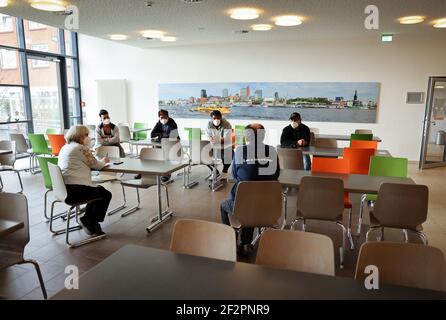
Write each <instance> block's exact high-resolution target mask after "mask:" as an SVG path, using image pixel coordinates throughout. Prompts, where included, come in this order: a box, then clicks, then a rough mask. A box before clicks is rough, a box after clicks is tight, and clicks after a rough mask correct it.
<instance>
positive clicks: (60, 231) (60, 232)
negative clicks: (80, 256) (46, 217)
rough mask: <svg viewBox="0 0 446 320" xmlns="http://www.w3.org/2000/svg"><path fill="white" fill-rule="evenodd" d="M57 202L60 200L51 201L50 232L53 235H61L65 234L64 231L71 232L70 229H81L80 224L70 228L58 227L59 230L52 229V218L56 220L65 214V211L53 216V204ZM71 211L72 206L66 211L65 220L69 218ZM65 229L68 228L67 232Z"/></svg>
mask: <svg viewBox="0 0 446 320" xmlns="http://www.w3.org/2000/svg"><path fill="white" fill-rule="evenodd" d="M58 202H60V201H53V203H51V214H50V232H51V233H52V234H53V235H55V236H59V235H61V234H65V233H68V232H71V231H76V230H81V229H82V227H81V226H75V227H71V228H70V229H60V230H54V229H53V221H54V220H57V219H58V218H63V217H64V216H65V213H62V214H59V215H57V216H54V205H55V204H56V203H58ZM72 211H73V208H70V210H68V213H67V215H66V217H67V221H68V219H69V218H71V216H72ZM67 230H68V232H67Z"/></svg>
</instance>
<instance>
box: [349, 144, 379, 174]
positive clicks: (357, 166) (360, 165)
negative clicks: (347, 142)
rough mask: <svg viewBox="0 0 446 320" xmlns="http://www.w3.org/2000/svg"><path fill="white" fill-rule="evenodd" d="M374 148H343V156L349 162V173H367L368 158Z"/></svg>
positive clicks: (368, 168) (368, 166)
mask: <svg viewBox="0 0 446 320" xmlns="http://www.w3.org/2000/svg"><path fill="white" fill-rule="evenodd" d="M375 152H376V150H375V149H359V148H344V153H343V157H344V159H348V161H349V162H350V173H354V174H369V170H370V159H371V158H372V157H373V156H374V155H375Z"/></svg>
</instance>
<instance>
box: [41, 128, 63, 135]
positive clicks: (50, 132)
mask: <svg viewBox="0 0 446 320" xmlns="http://www.w3.org/2000/svg"><path fill="white" fill-rule="evenodd" d="M59 133H60V132H59V130H57V129H55V128H48V129H46V132H45V134H46V135H49V134H59Z"/></svg>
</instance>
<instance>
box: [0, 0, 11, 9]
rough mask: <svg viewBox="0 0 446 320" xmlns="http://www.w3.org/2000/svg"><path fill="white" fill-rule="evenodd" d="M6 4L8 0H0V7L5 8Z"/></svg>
mask: <svg viewBox="0 0 446 320" xmlns="http://www.w3.org/2000/svg"><path fill="white" fill-rule="evenodd" d="M8 4H9V3H8V0H0V8H5V7H7V6H8Z"/></svg>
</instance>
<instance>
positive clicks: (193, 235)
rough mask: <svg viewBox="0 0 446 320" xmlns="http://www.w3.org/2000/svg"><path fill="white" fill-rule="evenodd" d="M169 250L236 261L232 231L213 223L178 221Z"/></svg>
mask: <svg viewBox="0 0 446 320" xmlns="http://www.w3.org/2000/svg"><path fill="white" fill-rule="evenodd" d="M170 250H172V251H175V252H178V253H184V254H189V255H193V256H200V257H206V258H212V259H219V260H226V261H233V262H236V261H237V249H236V237H235V231H234V229H233V228H231V227H229V226H227V225H224V224H221V223H215V222H207V221H199V220H178V221H177V222H176V223H175V227H174V230H173V234H172V242H171V244H170Z"/></svg>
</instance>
